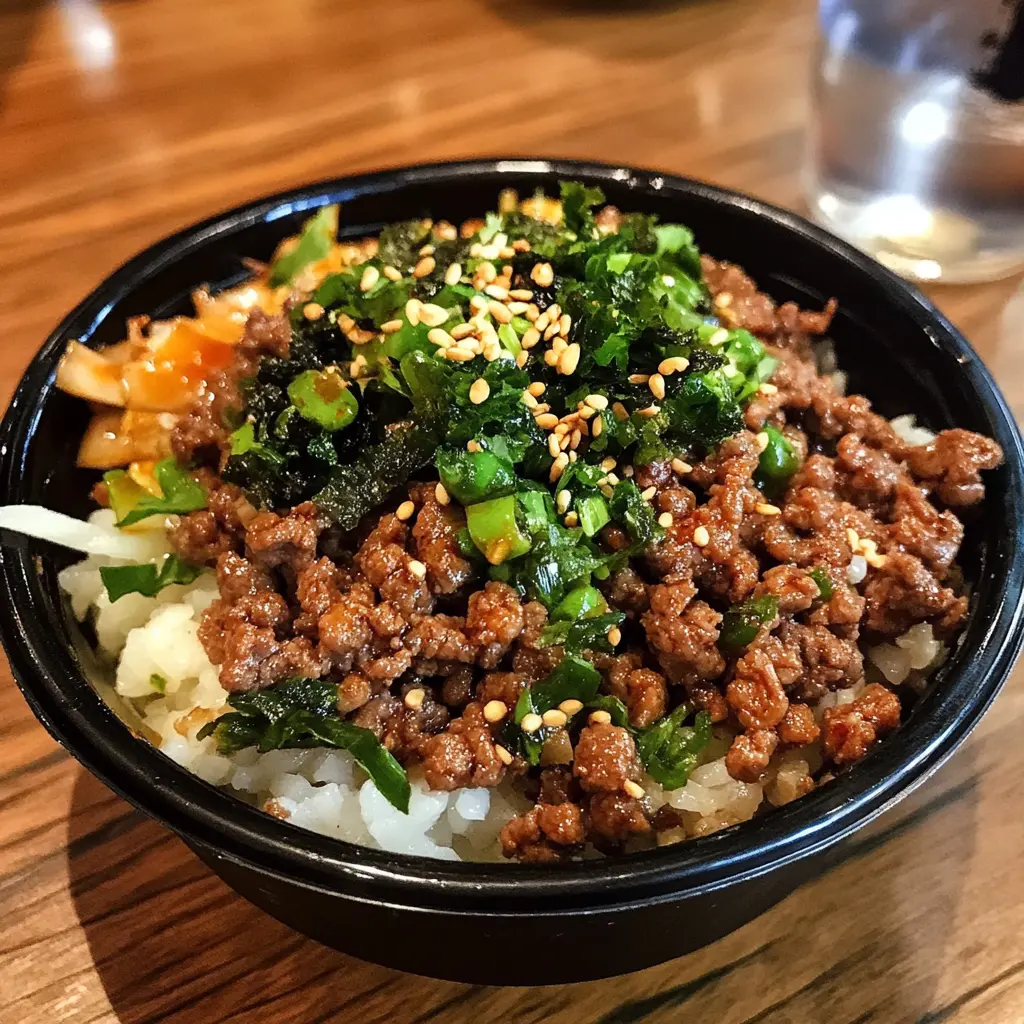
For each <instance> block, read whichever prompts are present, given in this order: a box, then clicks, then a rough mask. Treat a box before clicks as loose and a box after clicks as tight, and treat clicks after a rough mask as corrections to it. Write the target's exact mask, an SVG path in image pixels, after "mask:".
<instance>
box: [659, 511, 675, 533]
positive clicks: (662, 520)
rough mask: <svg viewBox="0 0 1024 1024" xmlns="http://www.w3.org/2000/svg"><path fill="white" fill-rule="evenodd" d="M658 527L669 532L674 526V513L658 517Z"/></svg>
mask: <svg viewBox="0 0 1024 1024" xmlns="http://www.w3.org/2000/svg"><path fill="white" fill-rule="evenodd" d="M658 525H659V526H661V527H663V528H664V529H666V530H667V529H668V528H669V527H670V526H671V525H672V513H671V512H662V513H661V515H660V516H658Z"/></svg>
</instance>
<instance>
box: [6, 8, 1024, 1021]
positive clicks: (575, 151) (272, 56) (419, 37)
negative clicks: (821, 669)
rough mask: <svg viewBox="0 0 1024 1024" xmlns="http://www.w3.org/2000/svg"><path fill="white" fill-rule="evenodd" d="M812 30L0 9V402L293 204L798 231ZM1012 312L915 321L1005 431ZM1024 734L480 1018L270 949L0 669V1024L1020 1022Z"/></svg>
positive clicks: (282, 944) (473, 1007) (983, 734)
mask: <svg viewBox="0 0 1024 1024" xmlns="http://www.w3.org/2000/svg"><path fill="white" fill-rule="evenodd" d="M812 8H813V5H812V4H811V3H810V0H773V2H772V3H764V2H762V0H694V2H690V3H679V4H672V3H667V4H651V5H649V6H646V5H642V6H641V5H627V4H623V5H621V6H618V7H616V6H613V5H606V6H603V7H602V6H600V5H599V6H597V7H594V6H588V5H586V4H583V3H579V2H566V3H564V4H561V5H552V4H545V3H540V2H539V0H538V2H526V3H519V4H513V3H511V2H508V0H447V2H443V3H442V2H441V0H421V2H419V3H413V2H411V0H395V2H393V3H392V4H390V5H388V7H387V9H386V11H384V10H383V9H381V8H379V7H378V6H377V5H372V4H361V5H360V4H355V3H352V2H347V0H337V2H334V3H327V2H325V0H293V2H292V3H290V4H282V3H272V2H270V0H248V2H245V3H243V2H241V0H220V2H212V3H206V4H202V5H186V4H180V3H177V2H175V0H120V2H118V0H109V2H107V3H102V4H97V3H93V2H92V0H62V2H60V3H43V2H42V0H35V2H34V0H8V3H6V4H5V5H4V6H2V7H0V182H2V183H3V187H2V188H0V274H2V276H3V280H4V282H5V287H4V288H3V289H2V290H0V328H2V331H3V334H2V337H3V339H4V344H3V345H2V346H0V397H2V398H3V399H6V397H7V396H9V394H10V392H11V391H12V390H13V387H14V385H15V383H16V381H17V377H18V375H19V373H20V372H21V369H22V368H23V367H24V365H25V363H26V362H27V361H28V359H29V358H30V357H31V354H32V352H33V351H34V350H35V348H36V347H37V346H38V344H39V342H40V341H41V340H42V338H43V337H45V335H46V334H47V333H48V331H49V330H50V329H51V328H52V326H53V324H54V323H56V322H57V320H58V319H59V318H60V317H61V316H62V315H63V314H64V313H65V312H66V311H67V310H68V309H69V308H70V307H71V306H72V305H74V304H75V302H76V301H77V300H78V299H79V298H81V297H82V296H83V295H84V294H85V293H86V292H87V291H88V290H89V289H90V288H91V287H93V286H94V285H95V284H96V283H97V282H98V281H99V280H100V278H101V277H102V276H104V275H105V274H106V273H107V272H108V271H109V270H110V269H112V268H113V267H115V266H116V265H117V264H119V263H120V262H121V261H123V260H124V259H126V258H128V257H129V256H130V255H132V253H134V252H135V251H137V250H138V249H140V248H142V247H143V246H145V245H147V244H149V243H150V242H152V241H154V240H155V239H157V238H159V237H160V236H162V235H164V234H166V233H168V232H170V231H173V230H175V229H177V228H180V227H182V226H184V225H186V224H188V223H190V222H191V221H193V220H196V219H198V218H201V217H205V216H208V215H209V214H211V213H214V212H216V211H217V210H219V209H222V208H225V207H227V206H231V205H234V204H236V203H239V202H243V201H246V200H248V199H252V198H254V197H256V196H259V195H261V194H264V193H267V192H271V191H275V190H278V189H282V188H287V187H290V186H294V185H297V184H300V183H302V182H304V181H308V180H312V179H316V178H320V177H328V176H333V175H337V174H344V173H354V172H358V171H362V170H368V169H373V168H376V167H379V166H383V165H388V164H396V163H403V162H412V161H426V160H439V159H453V158H460V157H466V156H474V155H494V154H510V153H512V154H514V153H519V154H528V155H539V156H544V155H549V156H567V157H577V158H594V159H605V160H617V159H622V160H624V161H627V162H630V163H633V164H638V165H641V166H652V167H659V168H663V169H665V170H667V171H672V172H676V173H683V174H688V175H691V176H694V177H700V178H705V179H707V180H711V181H715V182H718V183H721V184H724V185H727V186H730V187H734V188H740V189H743V190H746V191H749V192H752V193H754V194H756V195H759V196H763V197H765V198H767V199H769V200H771V201H774V202H777V203H780V204H783V205H788V206H793V207H799V204H800V186H799V163H800V157H801V151H802V146H803V131H804V127H805V124H806V120H807V109H808V99H807V92H806V83H807V79H808V67H807V64H808V60H809V58H810V53H811V49H812V46H813V39H814V31H815V26H814V17H813V10H812ZM107 56H109V57H111V59H110V60H109V62H107V63H105V58H106V57H107ZM1020 285H1021V282H1020V279H1019V278H1018V279H1015V280H1010V281H1004V282H997V283H995V284H990V285H980V286H975V287H971V288H949V287H944V288H935V289H932V294H933V296H934V298H935V300H936V301H937V302H938V304H939V305H940V307H941V308H942V309H943V310H944V311H945V312H946V313H947V314H948V315H949V316H950V317H951V318H952V319H953V320H954V322H956V323H957V324H958V325H959V326H960V327H961V328H962V329H964V330H965V331H966V332H967V334H968V335H969V336H970V337H971V339H972V341H973V342H974V343H975V345H976V346H977V348H978V350H979V352H980V353H981V355H982V357H983V358H984V359H985V360H986V361H987V362H988V364H989V365H990V366H991V367H992V368H993V370H994V372H995V374H996V376H997V378H998V379H999V381H1000V383H1001V384H1002V386H1003V388H1004V389H1005V390H1006V393H1007V395H1008V398H1009V399H1010V402H1011V404H1012V406H1013V408H1014V410H1015V411H1016V412H1017V413H1018V414H1020V413H1022V412H1024V380H1022V370H1021V361H1020V357H1021V351H1022V348H1024V293H1020V292H1019V289H1020ZM1015 297H1016V298H1015ZM895 343H898V339H894V344H895ZM1022 722H1024V687H1022V685H1021V674H1020V672H1018V673H1017V674H1016V675H1015V677H1014V680H1013V682H1012V683H1011V685H1010V686H1009V687H1008V688H1007V690H1006V691H1005V692H1004V694H1003V695H1002V696H1001V697H1000V699H999V700H998V701H997V703H996V705H995V707H994V709H993V711H992V713H991V714H990V715H989V716H988V717H987V718H986V720H985V722H984V723H983V725H982V726H981V728H979V730H978V731H977V732H976V734H975V735H974V736H973V737H972V738H971V740H970V741H969V743H968V744H967V745H966V746H965V747H964V749H963V750H962V751H961V752H960V753H959V754H958V755H957V756H956V757H955V758H954V759H953V761H952V762H951V763H950V764H949V765H947V766H946V767H945V768H943V769H942V770H941V771H940V772H939V773H938V774H937V775H936V776H935V777H934V778H933V779H932V780H930V781H929V782H928V783H927V784H926V785H925V786H923V787H922V788H921V789H920V790H919V791H918V792H917V793H915V794H914V795H913V796H912V797H910V798H909V799H908V800H907V801H906V802H905V803H904V804H902V805H901V806H900V807H899V808H897V809H896V810H895V811H893V812H890V814H888V815H886V816H884V817H883V818H882V819H881V820H880V821H878V822H876V823H875V824H874V825H872V826H871V828H870V829H868V830H866V832H864V833H862V834H860V835H859V836H858V838H857V839H856V841H855V842H854V843H853V844H852V845H851V846H850V847H849V848H847V849H845V850H844V851H843V853H842V854H841V855H837V856H836V858H835V863H834V864H833V865H832V866H831V868H830V870H829V871H827V872H826V873H823V874H821V875H820V876H819V877H816V878H813V879H808V880H807V882H806V884H805V885H804V886H802V887H801V888H800V889H799V890H797V891H796V892H794V893H793V894H792V895H791V896H790V897H789V898H788V899H786V900H785V901H784V902H783V903H781V904H780V905H779V906H777V907H776V908H774V909H773V910H771V911H769V912H768V913H767V914H765V915H763V916H762V917H761V918H759V919H758V920H757V921H755V922H753V923H751V924H750V925H748V926H747V927H745V928H743V929H741V930H739V931H738V932H735V933H734V934H732V935H730V936H728V937H727V938H725V939H723V940H722V941H721V942H718V943H716V944H715V945H714V946H711V947H709V948H707V949H705V950H701V951H700V952H698V953H695V954H693V955H692V956H689V957H686V958H683V959H682V960H677V961H674V962H672V963H669V964H665V965H662V966H660V967H655V968H651V969H650V970H647V971H643V972H640V973H637V974H633V975H630V976H628V977H625V978H619V979H611V980H607V981H602V982H593V983H586V984H580V985H571V986H561V987H555V988H539V989H502V988H491V987H483V986H470V985H458V984H453V983H449V982H441V981H433V980H428V979H419V978H413V977H411V976H409V975H402V974H398V973H396V972H394V971H388V970H385V969H382V968H378V967H374V966H372V965H368V964H364V963H360V962H358V961H356V960H353V959H351V958H348V957H345V956H342V955H341V954H337V953H333V952H331V951H329V950H325V949H323V948H321V947H319V946H316V945H315V944H313V943H311V942H309V941H306V940H304V939H301V938H300V937H298V936H296V935H295V934H294V933H291V932H289V931H288V930H287V929H285V928H284V927H283V926H281V925H279V924H277V923H276V922H274V921H272V920H270V919H269V918H267V917H266V916H265V915H263V914H262V913H261V912H260V911H258V910H256V909H255V908H253V907H251V906H250V905H249V904H247V903H245V902H244V901H243V900H241V899H240V898H238V897H236V896H235V895H233V893H232V892H231V891H230V890H229V889H227V887H226V886H224V885H223V884H222V883H221V882H220V881H219V880H218V879H216V878H215V877H214V876H213V875H211V874H210V872H209V871H208V870H207V869H206V868H205V867H204V866H203V865H201V864H200V863H199V862H198V861H197V860H196V858H195V857H194V856H193V855H192V854H191V853H190V852H189V851H188V850H187V848H186V847H185V846H184V845H183V844H181V843H180V842H179V841H178V840H177V839H176V838H174V837H173V836H171V835H170V834H169V833H166V832H164V831H163V830H162V829H160V828H159V827H158V826H156V825H154V824H153V823H151V822H149V821H148V820H147V819H146V818H145V817H144V816H143V815H141V814H140V813H138V812H136V811H134V810H132V809H131V808H129V807H128V806H127V805H125V804H124V803H123V802H122V801H120V800H119V799H118V798H116V797H115V796H113V795H112V794H111V793H109V792H108V791H107V790H106V789H105V788H104V787H103V786H102V785H101V784H100V783H99V782H97V781H96V780H94V779H93V778H92V777H91V776H89V775H88V774H87V773H86V772H85V771H84V770H83V769H81V768H80V767H79V766H78V765H77V763H76V762H75V761H73V760H72V759H71V758H70V757H68V756H67V755H66V754H65V753H64V752H63V751H61V750H60V748H59V747H57V746H56V744H54V742H53V741H52V740H51V739H50V738H49V737H48V736H47V735H46V733H45V732H44V731H43V729H42V728H41V727H40V726H39V725H38V724H37V723H36V722H35V720H34V719H33V718H32V716H31V714H30V712H29V711H28V708H27V706H26V705H25V704H24V702H23V701H22V700H21V697H20V695H19V694H18V693H17V691H16V689H15V687H14V686H13V683H12V682H11V679H10V675H9V673H8V672H7V671H6V670H5V671H4V672H3V674H2V678H0V740H2V742H0V993H2V995H3V999H2V1004H0V1024H51V1022H54V1021H69V1022H73V1024H91V1022H97V1024H99V1022H103V1024H108V1022H109V1024H114V1022H120V1024H143V1022H157V1021H160V1022H170V1024H189V1022H203V1024H208V1022H232V1024H236V1022H248V1021H270V1020H272V1021H274V1022H281V1024H291V1022H294V1024H312V1022H317V1021H342V1020H343V1021H346V1022H349V1024H354V1022H358V1024H370V1022H375V1021H379V1022H385V1021H386V1022H389V1024H390V1022H400V1024H413V1022H415V1024H423V1022H426V1021H431V1022H438V1024H449V1022H457V1021H467V1020H475V1019H481V1020H501V1021H516V1022H522V1024H526V1022H530V1021H545V1022H555V1024H632V1022H637V1021H645V1022H652V1024H661V1022H665V1024H667V1022H675V1021H680V1020H687V1021H715V1022H722V1024H740V1022H743V1024H752V1022H759V1024H761V1022H763V1024H806V1022H817V1021H829V1022H835V1024H853V1022H855V1021H856V1022H864V1021H873V1022H886V1024H889V1022H892V1024H896V1022H904V1021H906V1022H910V1021H916V1022H920V1024H924V1022H928V1024H937V1022H939V1021H943V1022H946V1021H949V1022H968V1021H969V1022H971V1024H976V1022H982V1024H987V1022H993V1024H1005V1022H1008V1021H1019V1020H1024V901H1022V895H1024V887H1022V884H1021V882H1020V879H1019V871H1018V870H1017V868H1016V865H1017V859H1018V855H1019V851H1020V850H1021V849H1022V847H1024V816H1022V815H1021V814H1020V813H1019V810H1018V804H1019V796H1018V787H1017V783H1016V780H1017V779H1018V778H1019V777H1020V773H1019V769H1022V768H1024V763H1022V762H1024V747H1022V745H1021V744H1020V743H1019V741H1018V735H1017V734H1018V731H1019V730H1020V729H1021V727H1022ZM496 955H502V954H500V953H498V954H496ZM504 955H516V956H522V955H528V954H527V953H526V952H524V951H508V952H506V953H505V954H504Z"/></svg>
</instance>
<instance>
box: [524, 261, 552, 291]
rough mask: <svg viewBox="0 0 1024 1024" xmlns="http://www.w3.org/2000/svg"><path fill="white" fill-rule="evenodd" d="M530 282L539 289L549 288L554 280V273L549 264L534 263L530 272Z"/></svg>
mask: <svg viewBox="0 0 1024 1024" xmlns="http://www.w3.org/2000/svg"><path fill="white" fill-rule="evenodd" d="M530 280H531V281H533V283H534V284H536V285H539V286H540V287H541V288H549V287H550V286H551V284H552V282H553V281H554V280H555V272H554V270H552V269H551V264H550V263H536V264H534V267H533V269H532V270H531V271H530Z"/></svg>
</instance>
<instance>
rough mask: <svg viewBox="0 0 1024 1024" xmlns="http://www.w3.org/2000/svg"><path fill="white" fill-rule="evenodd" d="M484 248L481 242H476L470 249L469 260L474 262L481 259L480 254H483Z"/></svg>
mask: <svg viewBox="0 0 1024 1024" xmlns="http://www.w3.org/2000/svg"><path fill="white" fill-rule="evenodd" d="M483 248H484V247H483V246H482V245H481V244H480V243H479V242H474V243H473V244H472V245H471V246H470V247H469V258H470V259H474V260H478V259H480V254H481V253H482V252H483Z"/></svg>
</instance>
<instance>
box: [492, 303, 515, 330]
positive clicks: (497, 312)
mask: <svg viewBox="0 0 1024 1024" xmlns="http://www.w3.org/2000/svg"><path fill="white" fill-rule="evenodd" d="M487 312H488V313H490V314H491V316H493V317H494V319H495V320H497V321H498V323H499V324H507V323H511V321H512V314H511V313H510V312H509V311H508V306H503V305H502V304H501V303H500V302H497V301H496V300H494V299H492V300H491V301H490V302H488V303H487Z"/></svg>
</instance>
